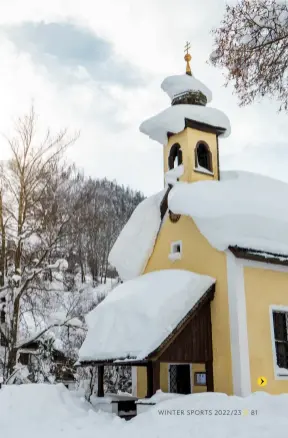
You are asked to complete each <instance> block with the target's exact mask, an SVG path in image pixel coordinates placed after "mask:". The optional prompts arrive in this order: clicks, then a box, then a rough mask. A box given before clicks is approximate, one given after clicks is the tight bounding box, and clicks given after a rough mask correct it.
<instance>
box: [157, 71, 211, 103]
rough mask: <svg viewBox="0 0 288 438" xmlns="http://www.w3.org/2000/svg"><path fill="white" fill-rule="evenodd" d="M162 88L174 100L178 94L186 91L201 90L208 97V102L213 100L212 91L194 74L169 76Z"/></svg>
mask: <svg viewBox="0 0 288 438" xmlns="http://www.w3.org/2000/svg"><path fill="white" fill-rule="evenodd" d="M161 88H162V90H163V91H165V93H167V94H168V96H169V97H170V99H171V100H172V99H173V98H174V97H175V96H176V95H178V94H182V93H184V92H185V91H201V93H203V94H204V96H206V98H207V102H208V103H209V102H211V100H212V92H211V91H210V90H209V88H208V87H206V85H204V84H203V83H202V82H201V81H199V80H198V79H196V78H195V77H194V76H190V75H187V74H184V75H174V76H168V78H166V79H164V81H163V82H162V84H161Z"/></svg>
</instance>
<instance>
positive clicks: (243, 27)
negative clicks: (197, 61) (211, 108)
mask: <svg viewBox="0 0 288 438" xmlns="http://www.w3.org/2000/svg"><path fill="white" fill-rule="evenodd" d="M213 34H214V38H215V46H216V49H215V51H214V52H213V53H212V55H211V57H210V60H211V62H212V64H214V65H215V66H220V67H224V68H226V69H227V74H226V85H227V84H228V83H229V82H233V83H234V85H235V91H236V94H237V95H238V97H239V99H240V105H242V106H243V105H247V104H250V103H251V102H253V101H254V100H256V99H258V98H262V97H264V96H267V97H270V98H274V99H277V100H278V101H279V103H280V110H281V109H284V110H287V109H288V5H287V1H285V0H284V1H281V0H278V1H276V0H238V2H237V4H236V5H235V6H229V5H227V6H226V12H225V15H224V18H223V20H222V22H221V25H220V27H219V28H218V29H215V30H213Z"/></svg>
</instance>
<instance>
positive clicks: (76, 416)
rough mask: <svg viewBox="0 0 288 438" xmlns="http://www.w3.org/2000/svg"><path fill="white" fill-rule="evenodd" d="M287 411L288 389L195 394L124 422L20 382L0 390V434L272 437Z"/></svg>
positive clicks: (58, 391) (282, 427)
mask: <svg viewBox="0 0 288 438" xmlns="http://www.w3.org/2000/svg"><path fill="white" fill-rule="evenodd" d="M252 411H253V415H252ZM287 411H288V394H283V395H279V396H271V395H268V394H266V393H263V392H261V393H260V392H259V393H255V394H253V395H251V396H250V397H247V398H244V399H241V398H238V397H228V396H227V395H224V394H195V395H188V396H181V397H176V398H175V397H174V398H173V399H170V400H166V401H163V402H160V403H158V404H157V405H156V406H155V407H153V408H152V409H151V410H150V411H148V412H146V413H143V414H141V415H139V416H138V417H136V418H135V419H133V420H131V421H128V422H125V421H124V420H121V419H120V418H118V417H115V416H112V415H110V414H106V413H102V412H99V413H96V412H95V411H93V410H91V409H90V405H89V404H88V403H86V402H85V401H84V400H81V399H80V398H77V397H76V396H75V395H73V394H72V393H71V392H69V391H68V390H66V389H65V388H64V387H63V386H62V385H56V386H53V385H22V386H9V387H4V388H3V389H2V390H0V433H1V437H5V438H8V437H9V438H19V436H22V437H25V438H26V437H27V438H28V437H29V438H39V437H40V436H41V438H52V437H53V438H60V437H61V438H76V437H77V438H79V437H81V438H97V437H101V438H112V437H113V438H114V437H117V438H132V437H133V438H135V437H137V438H142V437H143V438H144V437H147V436H149V437H151V438H162V437H163V438H175V437H180V436H181V438H188V437H189V438H193V437H195V438H196V437H199V436H201V438H212V437H213V438H274V436H277V435H278V436H279V435H281V436H284V437H285V436H286V435H287V430H288V416H287Z"/></svg>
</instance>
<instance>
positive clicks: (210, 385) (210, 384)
mask: <svg viewBox="0 0 288 438" xmlns="http://www.w3.org/2000/svg"><path fill="white" fill-rule="evenodd" d="M205 370H206V384H207V392H214V376H213V361H212V360H209V361H208V362H205Z"/></svg>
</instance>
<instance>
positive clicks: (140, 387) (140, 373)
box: [137, 363, 207, 398]
mask: <svg viewBox="0 0 288 438" xmlns="http://www.w3.org/2000/svg"><path fill="white" fill-rule="evenodd" d="M195 372H205V365H204V364H193V365H192V375H191V388H192V392H193V393H199V392H206V391H207V387H206V386H199V385H194V373H195ZM168 381H169V364H168V363H161V364H160V389H161V390H162V391H163V392H168V390H169V385H168ZM146 383H147V375H146V367H137V397H139V398H145V397H146V391H147V388H146Z"/></svg>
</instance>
